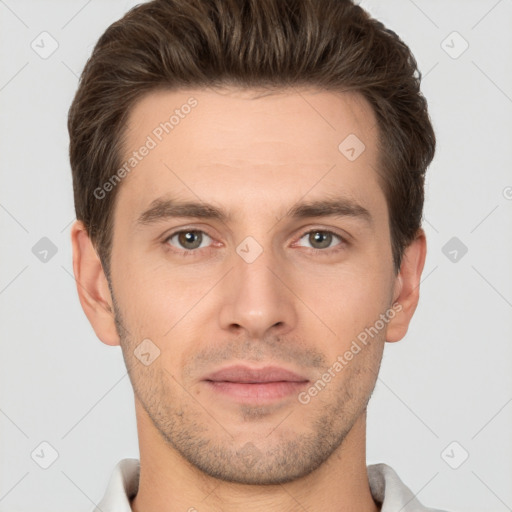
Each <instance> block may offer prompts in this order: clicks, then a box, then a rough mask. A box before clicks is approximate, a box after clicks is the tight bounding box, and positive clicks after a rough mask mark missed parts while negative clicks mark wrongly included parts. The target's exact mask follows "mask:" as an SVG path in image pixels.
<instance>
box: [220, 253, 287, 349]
mask: <svg viewBox="0 0 512 512" xmlns="http://www.w3.org/2000/svg"><path fill="white" fill-rule="evenodd" d="M233 260H234V268H233V270H232V271H231V272H229V274H228V275H227V276H226V279H225V281H224V283H223V285H222V294H223V295H222V306H221V310H220V315H219V321H220V324H221V328H222V329H224V330H228V331H230V332H231V333H233V334H238V335H240V333H241V332H242V331H245V332H244V335H245V336H247V337H250V338H252V339H263V338H264V337H265V336H268V335H269V334H270V332H272V334H274V335H277V334H280V335H284V334H286V333H287V332H289V331H291V330H293V329H294V327H295V326H296V322H297V310H296V303H295V301H296V300H297V299H296V297H295V295H294V294H293V292H292V290H291V289H290V283H289V282H290V280H291V277H290V275H289V272H287V271H286V268H285V266H284V265H283V264H282V263H281V262H280V261H279V259H278V258H276V257H274V256H273V255H272V253H271V251H270V250H264V251H263V252H262V253H261V254H260V255H259V256H258V257H257V258H256V260H254V261H252V262H248V261H246V260H244V259H243V258H242V257H240V256H239V255H238V254H237V253H235V254H234V257H233ZM249 261H250V260H249Z"/></svg>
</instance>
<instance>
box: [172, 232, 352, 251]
mask: <svg viewBox="0 0 512 512" xmlns="http://www.w3.org/2000/svg"><path fill="white" fill-rule="evenodd" d="M189 232H192V233H202V234H204V235H207V236H208V237H210V238H211V239H212V240H213V237H212V236H210V235H209V234H208V233H206V231H203V230H201V229H180V230H179V231H174V232H173V233H171V234H170V235H169V236H167V237H165V239H164V241H163V243H164V245H166V246H167V247H169V248H170V250H171V251H172V252H175V253H177V254H178V255H179V256H183V257H189V256H195V255H197V253H198V252H199V250H200V249H189V250H187V249H182V250H180V249H178V248H176V247H174V246H171V245H170V244H169V240H171V238H173V237H175V236H176V235H179V234H181V233H189ZM311 233H323V234H327V235H333V236H334V237H336V238H338V239H339V240H340V243H339V244H337V245H335V246H334V247H332V248H326V249H315V248H314V247H306V249H308V252H309V253H310V254H311V253H312V254H315V255H320V254H321V255H322V256H329V255H332V254H336V253H338V252H339V251H341V250H343V249H344V248H345V247H346V246H347V245H348V241H347V240H346V238H344V237H343V236H341V235H339V234H338V233H335V232H334V231H330V230H328V229H310V230H308V231H305V232H304V233H302V234H301V236H300V237H299V238H298V240H297V241H300V240H301V239H302V238H304V237H305V236H306V235H309V234H311ZM211 248H212V247H211V246H209V247H203V249H207V250H208V249H211Z"/></svg>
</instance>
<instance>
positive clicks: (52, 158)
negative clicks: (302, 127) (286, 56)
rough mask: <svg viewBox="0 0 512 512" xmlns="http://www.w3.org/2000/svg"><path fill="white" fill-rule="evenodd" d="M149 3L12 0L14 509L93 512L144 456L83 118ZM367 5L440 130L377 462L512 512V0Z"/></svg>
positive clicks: (9, 151) (2, 432)
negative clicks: (84, 247) (85, 247)
mask: <svg viewBox="0 0 512 512" xmlns="http://www.w3.org/2000/svg"><path fill="white" fill-rule="evenodd" d="M135 4H136V2H135V1H126V0H118V1H114V0H109V1H100V0H92V1H91V0H89V1H86V0H73V1H69V0H67V1H64V0H61V1H56V0H53V1H49V0H47V1H35V0H33V1H29V0H0V37H1V43H0V112H1V116H0V159H1V160H0V161H1V176H0V180H1V181H0V184H1V188H0V227H1V251H0V257H1V264H0V314H1V321H0V336H1V357H0V511H2V512H5V511H9V512H11V511H19V512H21V511H23V512H34V511H40V512H49V511H52V512H63V511H69V510H74V511H89V510H91V509H92V508H93V507H94V504H96V503H97V502H98V501H99V500H100V498H101V497H102V495H103V493H104V491H105V486H106V484H107V481H108V479H109V477H110V473H111V471H112V469H113V467H114V465H115V464H116V463H117V462H118V460H120V459H122V458H125V457H138V444H137V435H136V426H135V416H134V405H133V394H132V390H131V386H130V383H129V379H128V376H127V374H126V370H125V367H124V363H123V360H122V355H121V351H120V348H119V347H107V346H105V345H103V344H102V343H101V342H100V341H99V340H98V339H97V338H96V336H95V334H94V332H93V330H92V328H91V327H90V325H89V323H88V321H87V319H86V317H85V315H84V314H83V312H82V309H81V307H80V304H79V301H78V298H77V293H76V288H75V281H74V279H73V275H72V261H71V247H70V237H69V227H70V225H71V223H72V221H73V220H74V209H73V197H72V185H71V172H70V167H69V162H68V156H67V151H68V134H67V127H66V116H67V110H68V108H69V105H70V103H71V100H72V97H73V95H74V92H75V90H76V87H77V81H78V77H79V74H80V72H81V70H82V68H83V66H84V64H85V61H86V59H87V57H88V56H89V55H90V53H91V51H92V48H93V45H94V44H95V42H96V41H97V39H98V37H99V36H100V35H101V34H102V33H103V31H104V30H105V29H106V28H107V26H108V25H110V24H111V23H112V22H114V21H115V20H117V19H118V18H120V17H121V16H122V15H123V14H124V13H125V12H126V11H127V10H128V9H129V8H130V7H132V6H133V5H135ZM361 5H362V6H363V7H365V8H367V9H368V10H369V11H370V12H371V13H372V14H373V15H374V16H375V17H377V18H378V19H380V20H381V21H383V22H384V23H385V24H386V25H387V26H388V27H390V28H391V29H393V30H395V31H396V32H397V33H398V34H399V35H400V36H401V37H402V39H403V40H404V41H405V42H406V43H407V44H408V45H409V46H410V47H411V49H412V50H413V52H414V54H415V56H416V58H417V61H418V63H419V67H420V70H421V72H422V73H423V82H422V89H423V92H424V94H425V96H426V97H427V99H428V102H429V106H430V113H431V117H432V120H433V124H434V127H435V130H436V134H437V138H438V147H437V154H436V157H435V160H434V162H433V164H432V165H431V167H430V168H429V170H428V177H427V187H426V194H427V197H426V205H425V216H424V227H425V230H426V232H427V236H428V257H427V261H426V265H425V271H424V276H423V281H422V285H421V300H420V304H419V306H418V309H417V312H416V315H415V318H414V319H413V321H412V325H411V327H410V329H409V332H408V334H407V336H406V337H405V338H404V339H403V340H402V341H400V342H399V343H395V344H387V345H386V349H385V352H384V360H383V363H382V369H381V374H380V377H379V380H378V382H377V386H376V389H375V392H374V395H373V397H372V399H371V401H370V405H369V409H368V450H367V458H368V463H375V462H386V463H387V464H390V465H391V466H392V467H393V468H394V469H395V470H396V471H397V472H398V474H399V476H400V477H401V478H402V480H403V481H404V482H405V483H406V484H407V485H408V486H409V487H410V488H411V490H412V491H413V492H414V493H415V494H417V496H418V499H419V500H420V501H421V502H423V503H425V504H427V505H428V506H431V507H439V508H443V509H447V510H453V511H467V512H473V511H475V512H476V511H486V512H490V511H495V512H505V511H507V510H512V485H511V482H512V437H511V435H510V434H511V431H512V428H511V427H512V372H511V369H512V336H511V328H512V286H511V283H512V270H511V261H512V237H511V233H512V172H511V169H512V67H511V63H512V30H511V28H512V1H511V0H501V1H496V0H478V1H477V0H471V1H469V0H414V1H413V0H386V1H385V2H383V1H377V0H368V1H363V2H361ZM42 33H43V34H42ZM41 40H43V43H41ZM57 45H58V46H57ZM44 251H47V252H46V253H45V252H44ZM41 443H43V444H41ZM44 465H48V466H49V467H47V469H44V468H43V467H42V466H44ZM397 512H398V511H397Z"/></svg>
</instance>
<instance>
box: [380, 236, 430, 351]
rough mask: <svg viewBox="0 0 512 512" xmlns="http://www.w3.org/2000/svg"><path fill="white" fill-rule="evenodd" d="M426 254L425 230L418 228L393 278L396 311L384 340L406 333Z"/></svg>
mask: <svg viewBox="0 0 512 512" xmlns="http://www.w3.org/2000/svg"><path fill="white" fill-rule="evenodd" d="M426 254H427V240H426V237H425V232H424V231H423V229H420V230H419V231H418V233H417V235H416V238H415V239H414V240H413V241H412V242H411V244H410V245H409V246H408V247H407V248H406V249H405V251H404V255H403V258H402V264H401V266H400V271H399V273H398V275H397V276H396V278H395V289H394V294H395V295H394V298H395V300H394V302H393V304H397V307H396V308H395V309H396V310H397V311H398V312H397V313H396V315H395V316H394V317H393V319H392V320H390V322H389V324H388V327H387V330H386V341H389V342H395V341H400V340H401V339H402V338H403V337H404V336H405V335H406V333H407V329H408V328H409V323H410V321H411V319H412V316H413V315H414V312H415V311H416V307H417V305H418V301H419V298H420V281H421V274H422V272H423V267H424V265H425V258H426Z"/></svg>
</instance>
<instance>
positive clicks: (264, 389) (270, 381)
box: [203, 365, 309, 403]
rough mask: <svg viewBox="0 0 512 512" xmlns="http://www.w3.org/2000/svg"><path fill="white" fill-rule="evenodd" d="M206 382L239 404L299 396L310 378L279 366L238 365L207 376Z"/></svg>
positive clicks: (211, 387)
mask: <svg viewBox="0 0 512 512" xmlns="http://www.w3.org/2000/svg"><path fill="white" fill-rule="evenodd" d="M203 382H205V384H206V385H207V386H208V387H209V388H210V389H211V390H212V391H213V392H214V393H216V394H219V395H222V396H224V397H227V398H229V399H230V400H234V401H236V402H240V403H268V402H273V401H277V400H282V399H284V398H287V397H288V396H290V395H292V394H294V395H296V394H297V393H298V392H299V391H300V390H301V389H302V388H303V387H304V386H305V385H306V384H307V383H308V382H309V379H307V378H306V377H303V376H301V375H299V374H297V373H295V372H293V371H290V370H287V369H285V368H281V367H278V366H265V367H263V368H250V367H248V366H243V365H235V366H229V367H226V368H223V369H221V370H217V371H215V372H213V373H211V374H209V375H207V376H206V377H205V378H204V379H203Z"/></svg>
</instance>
